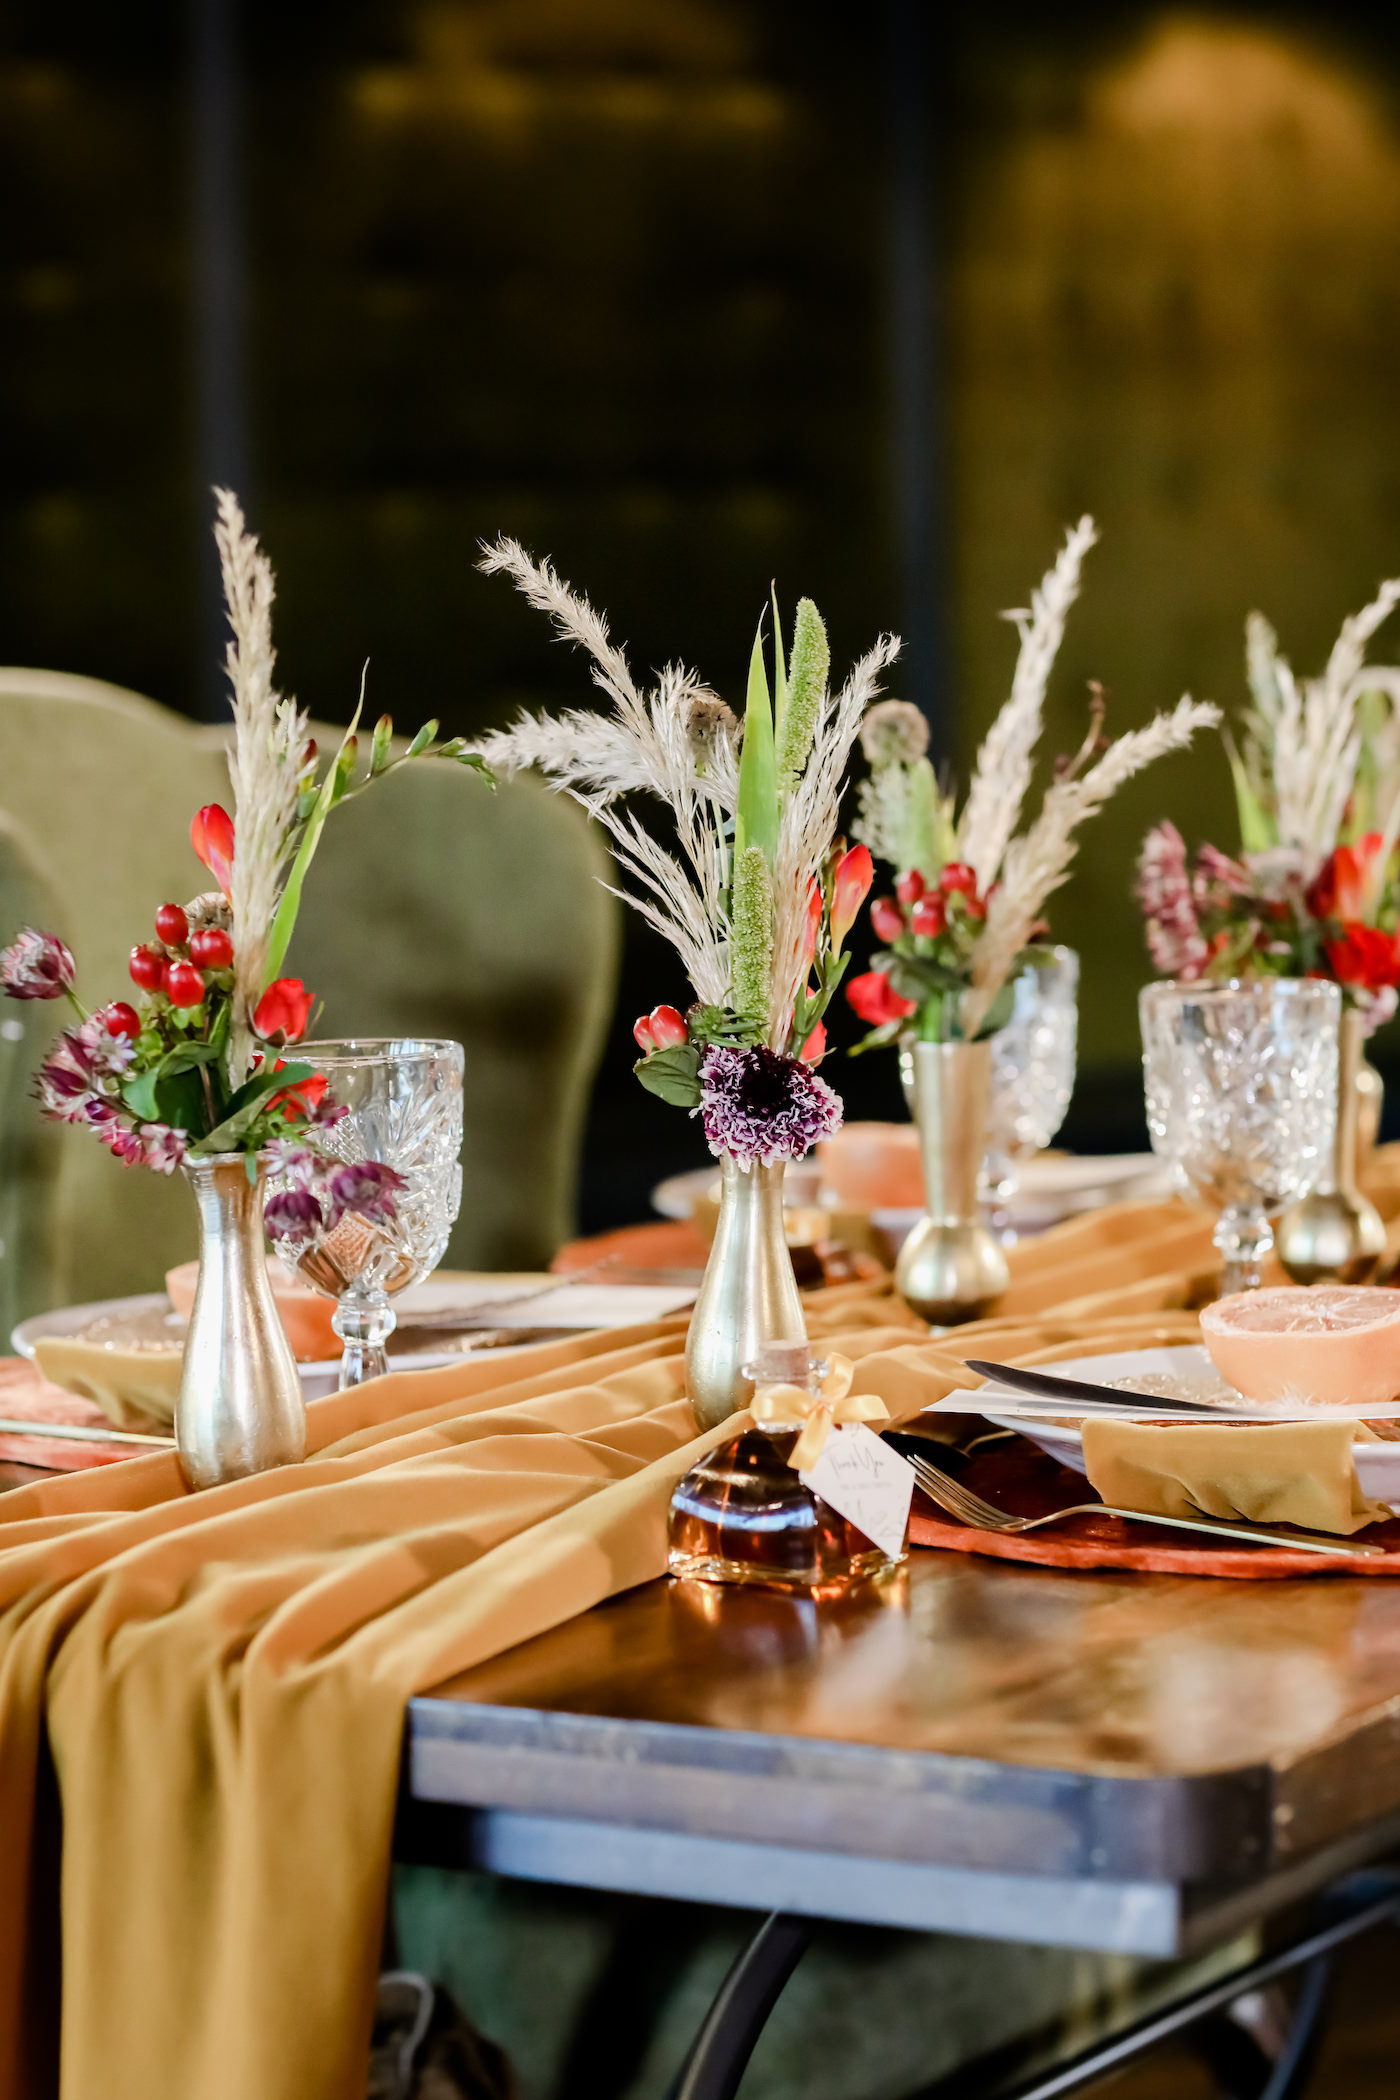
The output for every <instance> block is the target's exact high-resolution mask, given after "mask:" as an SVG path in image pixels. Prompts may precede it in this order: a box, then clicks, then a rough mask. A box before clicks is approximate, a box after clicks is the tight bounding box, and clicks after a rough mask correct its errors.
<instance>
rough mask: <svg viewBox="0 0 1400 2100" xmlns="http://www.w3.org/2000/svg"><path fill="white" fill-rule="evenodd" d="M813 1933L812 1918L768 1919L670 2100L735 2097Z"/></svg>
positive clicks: (722, 1991) (712, 2012)
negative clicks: (745, 2071) (764, 2031)
mask: <svg viewBox="0 0 1400 2100" xmlns="http://www.w3.org/2000/svg"><path fill="white" fill-rule="evenodd" d="M812 1932H813V1923H812V1921H811V1920H810V1919H808V1918H790V1917H787V1916H786V1915H785V1914H784V1913H783V1912H782V1911H778V1910H775V1911H774V1912H773V1913H772V1915H771V1916H770V1917H767V1918H765V1919H764V1921H763V1923H762V1924H761V1925H760V1926H759V1928H758V1930H757V1932H756V1933H755V1934H754V1935H753V1938H752V1939H751V1940H750V1941H749V1942H748V1945H747V1946H746V1947H745V1948H744V1949H743V1950H742V1952H741V1953H740V1954H739V1956H738V1958H737V1959H736V1961H735V1963H734V1965H733V1967H732V1968H731V1969H730V1971H729V1974H728V1975H727V1976H726V1977H725V1979H724V1982H723V1983H722V1984H721V1985H720V1987H719V1990H718V1992H717V1993H716V1995H715V2002H714V2004H713V2005H712V2006H711V2007H710V2009H709V2011H708V2012H707V2013H706V2015H705V2018H704V2020H703V2022H702V2024H701V2027H700V2032H699V2033H698V2034H697V2035H696V2037H695V2040H694V2042H693V2043H692V2044H691V2048H690V2054H689V2055H688V2056H687V2058H686V2060H685V2063H684V2065H683V2067H682V2069H681V2073H680V2076H679V2078H678V2079H677V2080H676V2083H675V2084H674V2086H672V2088H671V2095H670V2100H734V2094H735V2093H736V2092H737V2091H738V2089H739V2080H740V2079H741V2078H742V2077H743V2075H744V2070H745V2067H746V2065H747V2064H748V2060H749V2058H750V2057H751V2056H752V2054H753V2051H754V2044H755V2043H756V2042H757V2040H758V2038H759V2036H760V2035H761V2034H762V2032H763V2029H764V2026H765V2025H766V2023H767V2020H768V2015H769V2014H770V2013H771V2012H772V2010H773V2007H774V2006H775V2005H776V2004H777V2002H778V2000H779V1998H780V1997H781V1996H782V1993H783V1986H784V1985H785V1984H786V1982H787V1980H788V1978H789V1976H791V1974H792V1972H793V1970H794V1969H795V1968H796V1967H797V1964H798V1962H799V1961H800V1960H801V1959H802V1956H803V1954H804V1953H805V1952H806V1949H807V1945H808V1943H809V1941H810V1940H811V1937H812Z"/></svg>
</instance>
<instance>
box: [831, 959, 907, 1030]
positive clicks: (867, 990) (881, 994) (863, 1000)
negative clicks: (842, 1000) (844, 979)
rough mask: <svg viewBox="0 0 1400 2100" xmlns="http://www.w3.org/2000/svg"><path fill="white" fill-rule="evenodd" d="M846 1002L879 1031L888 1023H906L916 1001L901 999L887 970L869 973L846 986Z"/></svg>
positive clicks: (869, 971)
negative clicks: (886, 972)
mask: <svg viewBox="0 0 1400 2100" xmlns="http://www.w3.org/2000/svg"><path fill="white" fill-rule="evenodd" d="M846 999H847V1002H848V1004H849V1005H850V1006H852V1007H853V1008H854V1010H855V1011H856V1013H858V1014H859V1015H860V1017H861V1019H862V1021H869V1022H870V1024H871V1026H872V1027H874V1028H879V1027H881V1026H882V1025H883V1023H884V1022H886V1021H906V1020H907V1019H908V1018H909V1016H910V1014H912V1013H913V1012H914V1001H913V1000H912V999H901V997H900V996H899V993H898V992H897V991H896V990H895V988H894V986H893V985H892V984H891V983H890V980H889V978H888V976H887V975H886V974H885V972H884V971H883V970H867V971H866V973H865V975H864V976H863V977H853V978H852V979H851V981H850V983H849V984H848V985H847V986H846Z"/></svg>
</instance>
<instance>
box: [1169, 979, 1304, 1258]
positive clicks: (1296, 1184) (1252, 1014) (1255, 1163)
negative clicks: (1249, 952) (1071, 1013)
mask: <svg viewBox="0 0 1400 2100" xmlns="http://www.w3.org/2000/svg"><path fill="white" fill-rule="evenodd" d="M1341 1009H1342V1000H1341V993H1340V992H1339V991H1338V989H1337V987H1336V985H1335V984H1328V983H1324V982H1323V981H1322V980H1321V979H1317V978H1290V977H1265V978H1259V979H1256V980H1253V981H1251V982H1248V983H1240V982H1233V983H1230V984H1217V985H1210V984H1150V985H1147V986H1145V987H1144V989H1143V991H1142V992H1141V993H1140V995H1139V999H1138V1010H1139V1014H1140V1017H1141V1021H1142V1045H1143V1056H1142V1064H1143V1076H1144V1080H1145V1083H1146V1091H1147V1122H1148V1128H1149V1130H1150V1132H1151V1135H1152V1149H1153V1151H1154V1152H1155V1153H1156V1154H1157V1155H1158V1157H1159V1158H1161V1159H1165V1160H1167V1161H1168V1162H1169V1163H1170V1165H1171V1167H1172V1169H1173V1172H1174V1174H1175V1176H1176V1179H1177V1181H1178V1183H1179V1184H1180V1185H1181V1186H1183V1187H1184V1188H1186V1189H1188V1190H1190V1191H1192V1192H1193V1193H1194V1194H1195V1195H1196V1196H1197V1197H1198V1198H1199V1199H1200V1200H1201V1202H1203V1203H1205V1204H1206V1205H1208V1206H1209V1207H1210V1208H1211V1209H1213V1210H1217V1211H1219V1213H1220V1219H1219V1222H1218V1224H1217V1225H1216V1228H1215V1244H1216V1246H1217V1247H1218V1248H1219V1250H1220V1253H1221V1255H1222V1256H1223V1257H1224V1262H1225V1275H1224V1280H1223V1284H1222V1289H1223V1290H1224V1291H1225V1292H1230V1291H1243V1290H1254V1289H1256V1288H1257V1287H1258V1283H1259V1264H1260V1262H1261V1261H1262V1260H1263V1258H1264V1256H1265V1255H1266V1254H1267V1253H1268V1252H1269V1249H1270V1248H1271V1247H1272V1245H1273V1240H1274V1235H1273V1227H1272V1226H1271V1224H1270V1222H1269V1218H1270V1214H1271V1213H1277V1212H1279V1211H1281V1210H1283V1209H1284V1208H1285V1206H1286V1205H1287V1204H1290V1203H1294V1202H1296V1201H1297V1200H1298V1198H1299V1197H1301V1196H1306V1195H1307V1193H1308V1191H1309V1190H1310V1189H1311V1188H1312V1187H1313V1185H1314V1183H1315V1182H1316V1181H1317V1180H1318V1178H1319V1176H1320V1175H1321V1174H1322V1173H1323V1172H1324V1171H1325V1169H1326V1166H1327V1163H1328V1160H1329V1159H1330V1156H1331V1149H1332V1134H1333V1128H1334V1125H1335V1123H1336V1115H1337V1027H1338V1022H1339V1021H1340V1018H1341Z"/></svg>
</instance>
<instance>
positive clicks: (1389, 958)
mask: <svg viewBox="0 0 1400 2100" xmlns="http://www.w3.org/2000/svg"><path fill="white" fill-rule="evenodd" d="M1345 851H1346V848H1345V847H1339V848H1338V852H1345ZM1334 857H1335V856H1334ZM1323 947H1324V949H1325V951H1326V955H1327V960H1328V962H1329V963H1330V964H1331V966H1332V975H1333V976H1334V977H1335V978H1336V979H1337V982H1338V983H1339V984H1353V985H1358V986H1360V987H1362V988H1364V989H1365V990H1366V991H1370V992H1374V991H1379V990H1380V989H1381V987H1382V986H1384V985H1400V934H1394V933H1382V932H1381V930H1380V928H1379V926H1363V925H1362V924H1361V922H1360V921H1359V920H1357V921H1355V922H1354V923H1353V924H1352V925H1350V926H1344V927H1343V928H1342V937H1341V939H1340V940H1338V941H1325V942H1324V943H1323Z"/></svg>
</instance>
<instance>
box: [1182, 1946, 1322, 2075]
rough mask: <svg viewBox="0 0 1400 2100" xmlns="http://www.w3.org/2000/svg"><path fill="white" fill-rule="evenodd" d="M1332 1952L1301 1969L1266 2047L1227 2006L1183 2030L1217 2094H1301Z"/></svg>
mask: <svg viewBox="0 0 1400 2100" xmlns="http://www.w3.org/2000/svg"><path fill="white" fill-rule="evenodd" d="M1330 1978H1331V1958H1330V1956H1328V1955H1325V1954H1324V1955H1319V1956H1318V1958H1317V1959H1316V1960H1315V1961H1311V1962H1309V1963H1308V1965H1307V1967H1306V1969H1305V1970H1304V1971H1303V1987H1302V1989H1301V1991H1300V1992H1299V1994H1298V2000H1297V2003H1296V2005H1295V2006H1294V2007H1293V2010H1292V2015H1291V2018H1290V2019H1289V2022H1288V2026H1287V2029H1286V2031H1285V2032H1284V2034H1283V2036H1282V2039H1281V2041H1280V2042H1279V2044H1278V2046H1277V2047H1276V2048H1267V2049H1266V2048H1265V2047H1263V2046H1262V2045H1261V2043H1260V2041H1259V2039H1258V2038H1257V2036H1256V2035H1255V2034H1253V2033H1252V2032H1251V2031H1250V2028H1249V2026H1248V2025H1246V2024H1245V2023H1244V2022H1242V2021H1240V2020H1239V2019H1237V2018H1235V2017H1234V2016H1233V2014H1232V2010H1230V2009H1227V2010H1226V2011H1224V2012H1219V2013H1212V2014H1211V2015H1210V2016H1209V2017H1208V2018H1207V2019H1204V2020H1202V2021H1200V2022H1199V2023H1198V2024H1197V2025H1196V2026H1195V2027H1191V2028H1188V2029H1187V2030H1186V2032H1185V2034H1184V2035H1183V2036H1182V2039H1183V2041H1184V2042H1185V2043H1186V2045H1187V2047H1188V2048H1189V2049H1190V2050H1191V2053H1192V2055H1193V2056H1196V2057H1199V2059H1200V2060H1201V2062H1202V2063H1203V2064H1204V2065H1205V2066H1206V2068H1207V2070H1208V2071H1209V2072H1210V2074H1211V2076H1212V2077H1213V2078H1214V2080H1215V2082H1216V2085H1217V2087H1218V2088H1219V2092H1220V2100H1302V2096H1303V2094H1304V2093H1305V2092H1306V2091H1307V2088H1308V2081H1309V2079H1310V2078H1311V2077H1312V2073H1313V2066H1314V2065H1315V2063H1316V2061H1317V2052H1318V2049H1319V2047H1320V2045H1321V2042H1322V2035H1323V2029H1324V2025H1325V2018H1324V2016H1325V2013H1326V2009H1327V1990H1328V1984H1329V1981H1330Z"/></svg>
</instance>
